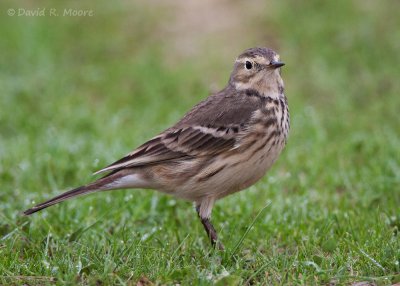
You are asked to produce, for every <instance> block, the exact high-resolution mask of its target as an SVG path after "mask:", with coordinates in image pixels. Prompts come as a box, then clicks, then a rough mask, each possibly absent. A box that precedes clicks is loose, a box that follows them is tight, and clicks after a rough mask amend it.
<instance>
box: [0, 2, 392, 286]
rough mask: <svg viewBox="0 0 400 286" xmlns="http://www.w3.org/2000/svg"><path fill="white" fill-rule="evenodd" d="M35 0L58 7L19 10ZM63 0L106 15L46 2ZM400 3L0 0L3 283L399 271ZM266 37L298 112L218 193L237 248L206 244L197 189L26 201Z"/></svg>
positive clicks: (159, 125) (112, 150) (149, 130)
mask: <svg viewBox="0 0 400 286" xmlns="http://www.w3.org/2000/svg"><path fill="white" fill-rule="evenodd" d="M11 8H12V9H15V11H16V15H14V16H8V15H7V13H8V9H11ZM38 8H39V9H43V8H46V10H45V16H43V17H28V16H18V12H19V11H18V9H25V10H35V9H38ZM51 8H54V9H57V11H58V13H60V14H62V13H63V10H64V9H69V8H73V9H78V10H79V9H81V10H82V9H83V10H92V11H93V13H94V15H93V16H92V17H88V16H86V17H70V16H66V17H63V16H62V15H60V16H58V17H50V16H49V9H51ZM399 9H400V2H398V1H387V2H378V1H344V0H341V1H329V2H328V1H324V2H321V1H294V0H293V1H285V2H282V1H252V2H245V1H231V2H228V1H219V2H218V3H217V2H212V1H202V2H198V1H183V0H182V1H167V2H161V1H149V2H145V1H135V2H129V1H122V0H121V1H114V2H109V1H96V2H95V1H87V2H79V1H65V2H61V1H59V2H53V1H19V2H14V1H2V2H1V3H0V32H1V40H0V52H1V53H0V188H1V191H0V283H1V284H23V283H27V284H29V285H34V284H49V283H60V284H63V283H67V282H68V283H70V284H75V283H82V284H98V285H101V284H104V285H107V284H131V285H136V283H137V282H138V281H141V283H147V282H149V281H152V282H154V283H156V284H158V283H165V284H172V283H181V284H182V285H185V284H201V285H209V284H213V283H219V285H238V284H264V285H265V284H267V285H269V284H281V285H285V284H290V285H295V284H308V285H310V284H327V283H332V284H331V285H336V284H342V283H353V282H357V281H370V282H371V283H375V284H377V285H390V284H394V283H396V282H399V281H400V242H399V227H400V213H399V205H400V190H399V183H400V152H399V147H400V139H399V138H400V137H399V134H400V127H399V126H400V120H399V114H398V110H399V107H400V96H399V94H400V82H399V75H400V71H399V63H400V54H399V50H400V29H399V27H400V20H399V17H398V11H399ZM253 46H267V47H271V48H273V49H275V50H277V51H278V52H279V53H280V55H281V58H282V60H283V61H285V62H286V66H285V67H284V68H283V78H284V80H285V84H286V94H287V97H288V99H289V104H290V110H291V118H292V129H291V133H290V139H289V142H288V145H287V147H286V149H285V151H284V152H283V154H282V156H281V158H280V159H279V161H278V162H277V164H276V165H275V166H274V167H273V168H272V170H271V171H270V172H269V173H268V175H267V176H265V178H264V179H263V180H262V181H261V182H259V183H258V184H257V185H255V186H253V187H251V188H250V189H249V190H247V191H244V192H242V193H239V194H236V195H234V196H231V197H228V198H226V199H224V200H222V201H220V202H218V203H217V205H216V207H215V209H214V212H213V220H214V224H215V226H216V228H217V229H218V230H219V232H220V235H221V239H222V240H223V242H224V243H225V246H226V247H227V251H226V253H222V254H221V253H218V252H214V251H213V250H212V249H210V247H209V245H208V241H207V239H206V237H205V235H204V233H203V229H202V226H201V224H200V223H199V222H198V219H197V216H196V215H195V212H194V210H193V209H192V206H191V204H189V203H187V202H182V201H175V200H174V199H173V198H171V197H168V196H166V195H163V194H159V193H156V192H153V191H144V190H125V191H115V192H112V193H101V194H95V195H91V196H89V197H84V198H79V199H76V200H72V201H69V202H67V203H63V204H61V205H59V206H56V207H53V208H50V209H48V210H46V211H44V212H42V213H39V214H37V215H34V216H32V217H30V218H24V217H22V216H21V211H22V210H24V209H26V208H28V207H29V206H31V205H32V203H33V202H38V201H42V200H43V199H47V198H50V197H51V196H53V195H55V194H58V193H59V192H60V190H67V189H69V188H71V187H74V186H77V185H80V184H82V183H85V182H88V181H89V180H91V179H92V178H91V173H92V172H94V171H96V170H98V169H99V168H101V167H103V166H105V165H106V164H108V163H111V162H113V161H114V160H116V159H118V158H120V157H121V156H123V155H125V154H126V153H128V152H129V151H131V150H132V149H133V148H134V147H136V146H138V145H139V144H140V143H142V142H143V141H144V140H147V139H149V138H151V137H152V136H153V135H154V134H156V133H158V132H160V131H162V130H163V129H165V128H167V127H168V126H169V125H170V124H172V123H174V122H175V121H176V120H178V119H179V118H180V117H181V116H182V115H183V114H184V112H185V111H186V110H188V109H189V108H190V107H191V106H192V105H194V104H195V103H197V102H198V101H200V100H201V99H203V98H204V97H206V96H207V95H208V94H209V92H211V91H215V90H218V89H220V88H222V87H223V86H224V85H225V83H226V81H227V79H228V77H229V73H230V70H231V67H232V65H233V61H234V59H235V57H236V56H237V55H238V54H239V53H241V52H242V50H244V49H246V48H248V47H253ZM264 206H266V208H265V210H263V211H262V212H261V214H260V216H259V217H258V219H257V220H255V218H256V215H257V214H258V213H259V212H260V211H261V210H262V209H263V207H264ZM254 220H255V221H254ZM253 222H254V223H255V224H254V227H253V228H251V230H250V232H249V233H248V234H247V235H246V230H247V229H248V228H249V227H250V226H251V224H252V223H253ZM242 238H243V240H241V239H242ZM144 285H146V284H144Z"/></svg>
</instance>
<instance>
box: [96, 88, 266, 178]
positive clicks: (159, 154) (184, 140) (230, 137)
mask: <svg viewBox="0 0 400 286" xmlns="http://www.w3.org/2000/svg"><path fill="white" fill-rule="evenodd" d="M225 94H226V93H225ZM259 103H260V102H259V99H257V98H256V97H254V96H249V95H246V94H232V93H230V94H229V95H224V94H217V95H213V96H210V97H209V98H207V99H206V100H205V101H203V102H201V103H199V104H198V105H196V106H195V107H194V108H193V109H192V110H191V111H189V112H188V113H187V114H186V115H185V116H184V117H183V118H182V119H181V120H180V121H179V122H178V123H177V124H176V125H175V126H173V127H171V128H170V129H167V130H166V131H164V132H163V133H161V134H160V135H158V136H156V137H154V138H153V139H151V140H150V141H148V142H146V143H144V144H143V145H141V146H140V147H139V148H137V149H136V150H134V151H133V152H131V153H130V154H128V155H127V156H125V157H123V158H122V159H120V160H118V161H116V162H114V163H113V164H111V165H109V166H107V167H105V168H103V169H101V170H100V171H98V172H96V173H95V174H98V173H102V172H106V171H112V170H118V169H123V168H130V167H136V166H144V165H148V164H157V163H160V162H165V161H170V160H176V159H185V158H186V159H190V158H193V157H195V156H214V155H217V154H219V153H221V152H225V151H227V150H229V149H232V148H234V147H235V145H236V143H237V140H238V138H239V136H238V134H239V133H240V132H241V131H242V130H244V129H245V128H246V124H247V123H248V122H249V121H250V119H251V116H252V114H253V112H254V111H255V110H256V109H257V108H258V107H259Z"/></svg>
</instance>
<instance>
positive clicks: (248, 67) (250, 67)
mask: <svg viewBox="0 0 400 286" xmlns="http://www.w3.org/2000/svg"><path fill="white" fill-rule="evenodd" d="M245 67H246V69H248V70H251V69H252V68H253V64H252V63H251V62H249V61H246V63H245Z"/></svg>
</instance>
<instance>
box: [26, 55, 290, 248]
mask: <svg viewBox="0 0 400 286" xmlns="http://www.w3.org/2000/svg"><path fill="white" fill-rule="evenodd" d="M283 65H284V63H282V62H280V60H279V55H278V54H277V53H275V52H274V51H273V50H271V49H267V48H251V49H248V50H246V51H244V52H243V53H242V54H241V55H240V56H239V57H238V58H237V59H236V61H235V64H234V68H233V71H232V73H231V76H230V79H229V82H228V84H227V86H226V87H225V88H224V89H223V90H221V91H220V92H218V93H216V94H213V95H211V96H209V97H208V98H207V99H205V100H204V101H202V102H200V103H199V104H197V105H196V106H194V107H193V108H192V109H191V110H190V111H189V112H188V113H186V115H185V116H184V117H183V118H182V119H181V120H179V121H178V123H176V124H175V125H174V126H172V127H170V128H168V129H167V130H165V131H164V132H162V133H160V134H159V135H157V136H155V137H154V138H153V139H151V140H149V141H147V142H146V143H144V144H143V145H141V146H140V147H138V148H137V149H135V150H134V151H133V152H131V153H129V154H128V155H127V156H125V157H123V158H122V159H120V160H118V161H116V162H115V163H113V164H111V165H109V166H107V167H105V168H104V169H102V170H100V171H98V172H96V173H95V174H98V173H102V172H109V173H108V174H107V175H105V176H104V177H102V178H100V179H98V180H96V181H94V182H92V183H89V184H87V185H84V186H81V187H79V188H76V189H73V190H71V191H68V192H65V193H63V194H61V195H59V196H57V197H55V198H52V199H51V200H48V201H46V202H44V203H41V204H38V205H36V206H34V207H32V208H31V209H28V210H26V211H25V212H24V213H25V214H26V215H30V214H32V213H34V212H37V211H40V210H42V209H44V208H47V207H49V206H52V205H54V204H57V203H59V202H62V201H64V200H66V199H69V198H72V197H75V196H79V195H83V194H88V193H93V192H97V191H106V190H114V189H127V188H144V189H155V190H158V191H161V192H164V193H167V194H171V195H174V196H176V197H178V198H181V199H185V200H189V201H192V202H194V203H195V206H196V211H197V213H198V215H199V217H200V219H201V222H202V224H203V226H204V228H205V230H206V232H207V235H208V237H209V239H210V240H211V243H212V244H213V245H214V246H215V245H216V243H217V240H218V239H217V232H216V231H215V229H214V227H213V225H212V224H211V221H210V217H211V210H212V208H213V205H214V203H215V201H216V200H218V199H220V198H223V197H225V196H227V195H229V194H232V193H235V192H238V191H241V190H243V189H246V188H247V187H249V186H251V185H253V184H254V183H256V182H257V181H258V180H260V179H261V178H262V177H263V176H264V174H265V173H266V171H267V170H268V169H269V168H270V167H271V165H272V164H273V163H274V162H275V160H276V159H277V158H278V156H279V154H280V152H281V151H282V149H283V147H284V146H285V144H286V140H287V135H288V131H289V111H288V104H287V100H286V97H285V95H284V87H283V81H282V78H281V75H280V67H282V66H283ZM218 245H219V247H220V248H223V247H222V244H220V243H219V244H218Z"/></svg>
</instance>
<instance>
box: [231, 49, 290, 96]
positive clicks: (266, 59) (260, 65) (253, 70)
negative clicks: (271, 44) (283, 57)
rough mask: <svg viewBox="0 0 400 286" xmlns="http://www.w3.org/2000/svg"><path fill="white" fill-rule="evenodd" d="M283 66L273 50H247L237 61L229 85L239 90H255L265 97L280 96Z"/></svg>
mask: <svg viewBox="0 0 400 286" xmlns="http://www.w3.org/2000/svg"><path fill="white" fill-rule="evenodd" d="M283 65H284V63H283V62H281V61H280V59H279V55H278V54H277V53H276V52H274V51H273V50H271V49H268V48H251V49H247V50H245V51H244V52H243V53H242V54H241V55H240V56H239V57H238V58H237V59H236V61H235V65H234V67H233V71H232V73H231V77H230V80H229V83H230V84H231V85H232V86H233V87H234V88H235V89H237V90H246V89H253V90H256V91H257V92H258V93H259V94H261V95H263V96H271V97H275V96H279V94H281V93H282V92H283V81H282V78H281V75H280V67H281V66H283Z"/></svg>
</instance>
